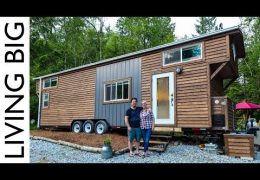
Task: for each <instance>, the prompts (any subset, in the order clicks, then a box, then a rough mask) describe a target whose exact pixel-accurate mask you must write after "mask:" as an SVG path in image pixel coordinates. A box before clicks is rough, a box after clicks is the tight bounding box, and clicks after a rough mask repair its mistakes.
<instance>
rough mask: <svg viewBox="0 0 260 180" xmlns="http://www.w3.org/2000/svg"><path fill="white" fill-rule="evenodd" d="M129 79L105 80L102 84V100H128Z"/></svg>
mask: <svg viewBox="0 0 260 180" xmlns="http://www.w3.org/2000/svg"><path fill="white" fill-rule="evenodd" d="M129 94H130V79H125V80H118V81H112V82H106V83H105V85H104V97H105V98H104V102H114V101H124V100H129Z"/></svg>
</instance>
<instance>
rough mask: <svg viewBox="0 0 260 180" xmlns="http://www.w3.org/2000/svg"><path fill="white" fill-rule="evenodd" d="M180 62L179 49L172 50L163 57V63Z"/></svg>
mask: <svg viewBox="0 0 260 180" xmlns="http://www.w3.org/2000/svg"><path fill="white" fill-rule="evenodd" d="M177 62H181V50H180V49H173V50H170V51H167V52H166V53H165V56H164V63H165V64H171V63H177Z"/></svg>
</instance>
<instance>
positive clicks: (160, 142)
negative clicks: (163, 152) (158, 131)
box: [140, 140, 169, 145]
mask: <svg viewBox="0 0 260 180" xmlns="http://www.w3.org/2000/svg"><path fill="white" fill-rule="evenodd" d="M143 142H144V141H143V140H141V141H140V143H143ZM168 143H169V142H165V141H153V140H150V141H149V144H163V145H165V144H168Z"/></svg>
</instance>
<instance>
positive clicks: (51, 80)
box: [43, 77, 58, 89]
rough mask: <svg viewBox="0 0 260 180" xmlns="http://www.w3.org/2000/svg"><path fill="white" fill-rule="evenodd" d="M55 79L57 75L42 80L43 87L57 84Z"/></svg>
mask: <svg viewBox="0 0 260 180" xmlns="http://www.w3.org/2000/svg"><path fill="white" fill-rule="evenodd" d="M57 81H58V78H57V77H53V78H49V79H45V80H43V89H45V88H51V87H55V86H57Z"/></svg>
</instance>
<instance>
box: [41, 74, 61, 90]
mask: <svg viewBox="0 0 260 180" xmlns="http://www.w3.org/2000/svg"><path fill="white" fill-rule="evenodd" d="M54 78H56V79H57V83H56V86H51V80H52V79H54ZM58 79H59V78H58V76H55V77H51V78H47V79H44V80H43V81H42V82H43V86H42V87H43V89H50V88H55V87H57V86H58ZM47 80H50V87H45V81H47Z"/></svg>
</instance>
